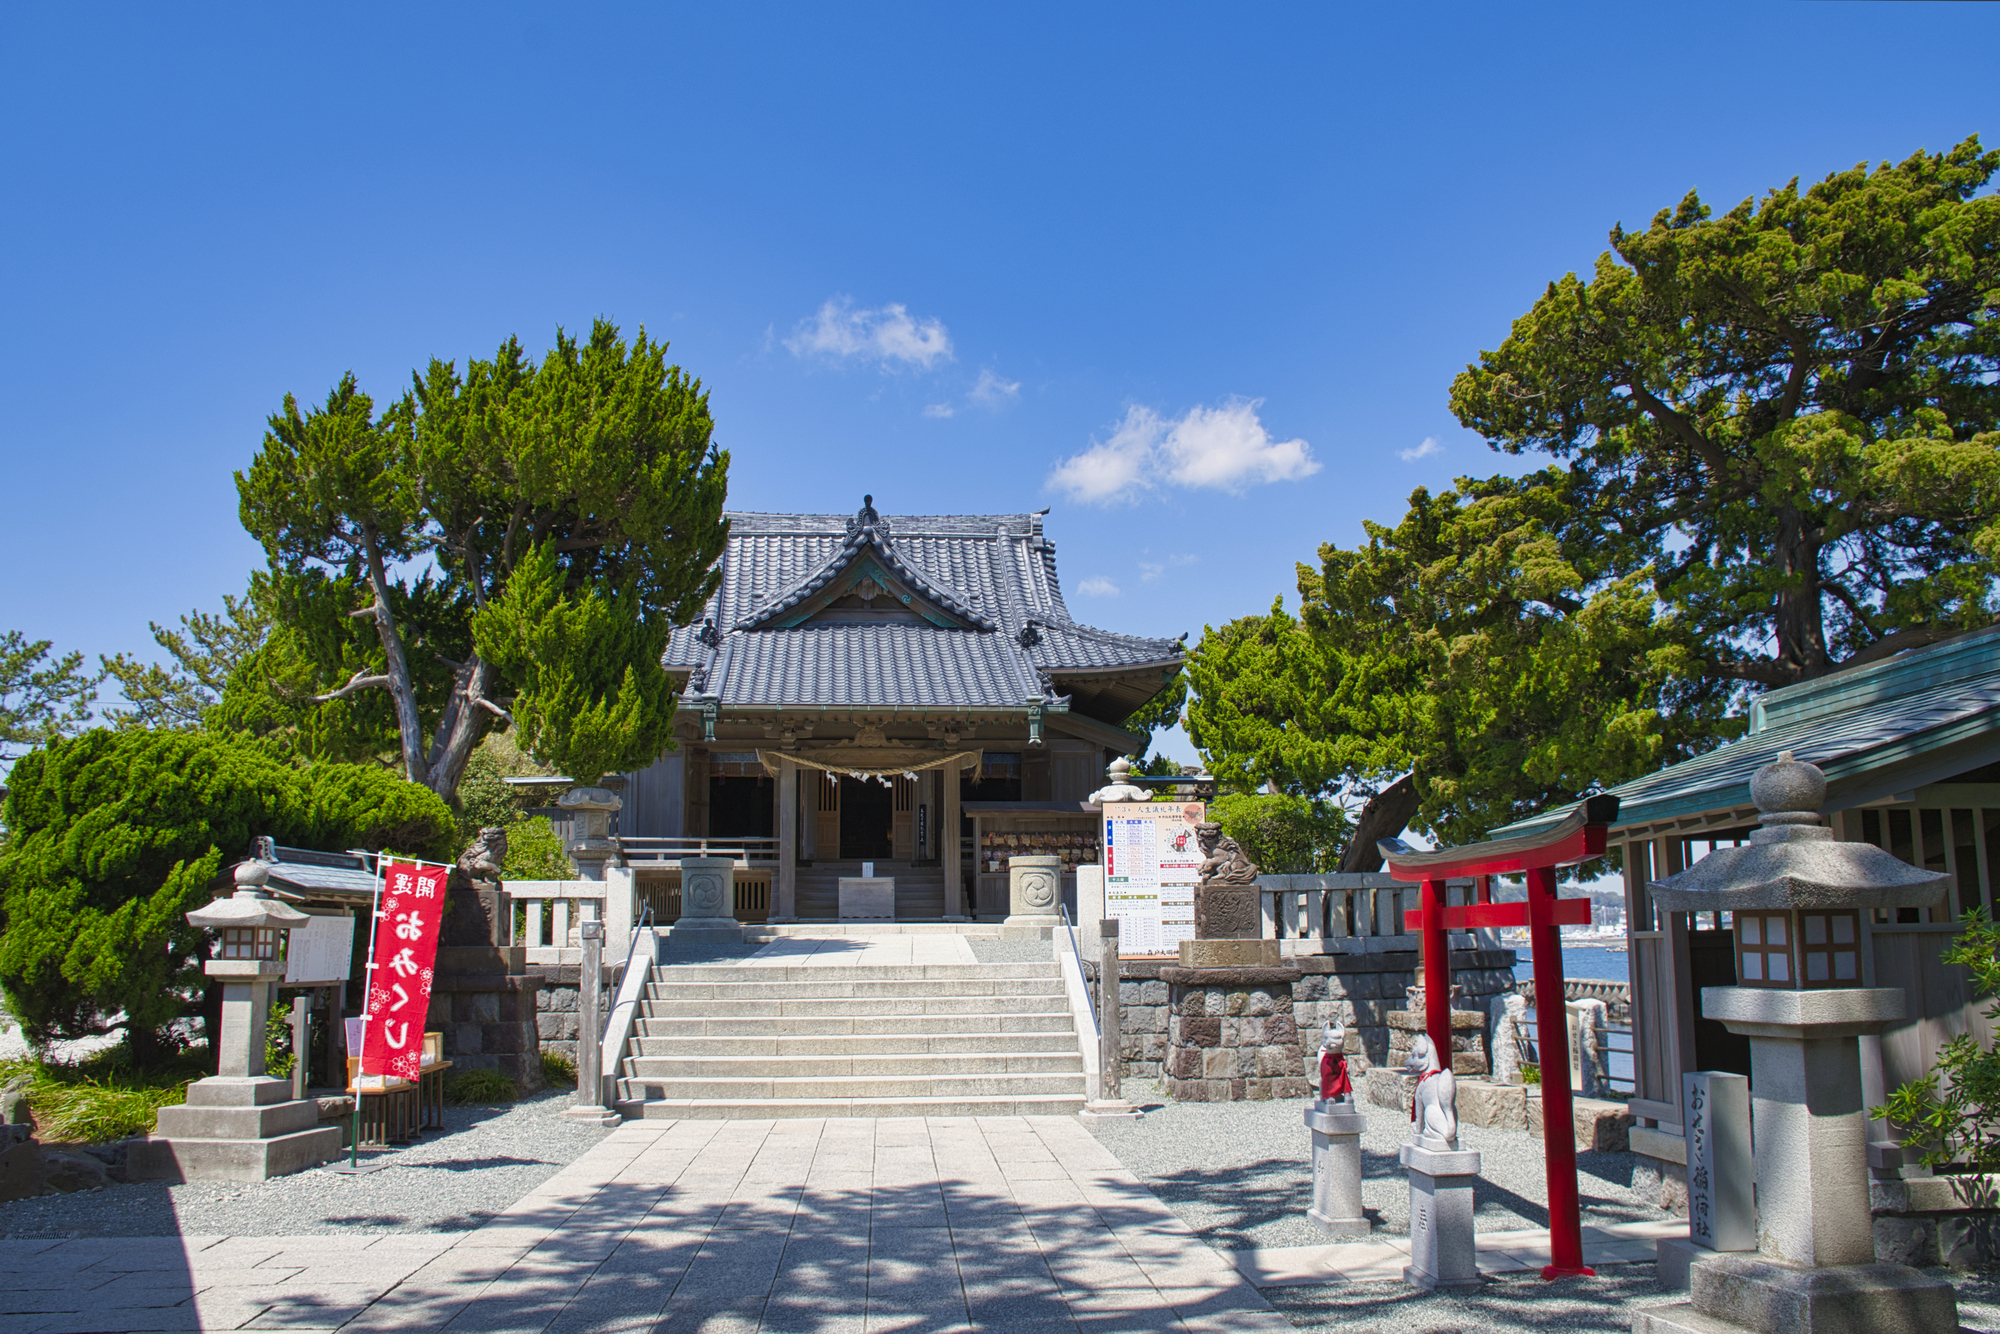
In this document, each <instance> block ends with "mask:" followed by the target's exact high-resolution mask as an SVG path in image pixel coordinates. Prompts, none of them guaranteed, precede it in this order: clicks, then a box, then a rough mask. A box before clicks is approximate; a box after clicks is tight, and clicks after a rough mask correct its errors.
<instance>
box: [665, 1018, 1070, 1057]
mask: <svg viewBox="0 0 2000 1334" xmlns="http://www.w3.org/2000/svg"><path fill="white" fill-rule="evenodd" d="M912 1017H913V1018H914V1019H916V1020H918V1021H919V1022H921V1023H930V1022H932V1021H931V1019H930V1017H929V1016H926V1015H915V1016H912ZM1075 1038H1076V1030H1075V1029H1074V1028H1072V1027H1071V1026H1070V1023H1069V1021H1068V1019H1067V1018H1066V1017H1065V1018H1064V1019H1063V1020H1062V1022H1061V1023H1059V1024H1053V1023H1052V1024H1050V1025H1049V1026H1048V1027H1047V1028H1045V1029H1042V1030H1039V1031H1036V1032H1032V1033H985V1032H958V1033H934V1032H923V1031H912V1032H898V1033H811V1034H808V1033H768V1032H767V1033H761V1034H757V1035H755V1036H740V1037H689V1036H687V1035H685V1034H664V1035H662V1036H659V1037H648V1036H640V1037H636V1038H634V1039H633V1040H632V1045H633V1047H634V1051H633V1052H632V1055H634V1056H690V1057H691V1056H815V1057H831V1056H904V1055H910V1054H912V1053H918V1052H938V1053H944V1054H950V1055H966V1054H971V1053H974V1052H1036V1051H1056V1050H1065V1048H1063V1047H1062V1044H1061V1042H1060V1041H1058V1039H1067V1040H1069V1041H1070V1043H1071V1044H1072V1045H1074V1042H1075Z"/></svg>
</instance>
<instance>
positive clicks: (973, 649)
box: [665, 511, 1186, 707]
mask: <svg viewBox="0 0 2000 1334" xmlns="http://www.w3.org/2000/svg"><path fill="white" fill-rule="evenodd" d="M729 519H730V533H729V543H728V546H727V548H726V549H725V550H724V553H723V557H722V567H721V574H722V580H721V585H720V587H718V588H717V590H716V593H715V596H714V597H713V598H712V599H711V600H710V602H709V606H708V608H707V610H706V611H705V613H704V619H705V620H706V621H707V622H709V623H710V624H709V625H707V626H704V625H703V624H702V623H701V622H697V623H696V624H695V625H692V626H687V627H683V628H682V629H680V630H677V631H675V632H674V635H673V637H672V639H671V640H670V641H669V642H668V645H667V652H666V657H665V661H666V663H667V665H668V666H669V667H672V668H677V669H683V670H687V669H692V670H693V678H692V680H691V681H690V686H689V691H688V695H689V698H690V699H691V700H692V699H695V698H701V697H708V696H720V702H721V703H722V704H724V705H732V704H734V705H751V704H777V703H821V704H832V703H842V704H882V705H888V704H903V705H911V706H921V705H925V704H938V705H945V706H957V707H975V706H980V705H1001V704H1004V705H1005V706H1007V707H1024V706H1025V705H1027V704H1028V703H1031V702H1033V701H1036V700H1039V699H1041V698H1043V697H1044V696H1045V695H1046V694H1047V693H1048V688H1047V687H1046V686H1045V685H1044V684H1043V683H1042V680H1041V676H1042V675H1044V674H1045V675H1047V676H1049V677H1051V678H1054V680H1055V681H1056V683H1057V688H1060V681H1061V678H1062V676H1063V675H1064V674H1065V673H1067V672H1103V671H1106V670H1117V669H1119V668H1136V667H1142V666H1146V665H1150V664H1177V663H1179V662H1180V660H1181V659H1182V657H1183V656H1184V654H1185V653H1186V645H1185V644H1184V643H1182V642H1181V641H1179V640H1174V639H1146V638H1140V637H1137V636H1132V635H1121V634H1114V633H1112V632H1110V631H1107V630H1098V629H1094V628H1092V627H1090V626H1085V625H1078V624H1077V623H1076V622H1074V621H1072V620H1071V619H1070V615H1069V608H1068V607H1067V606H1066V605H1065V604H1064V602H1063V597H1062V588H1061V585H1060V583H1059V582H1058V581H1057V578H1056V568H1055V544H1054V543H1052V542H1050V541H1049V540H1048V539H1047V538H1046V537H1045V536H1043V535H1042V516H1041V515H1039V514H991V515H988V514H956V515H887V516H883V515H876V514H873V513H872V511H864V513H863V514H862V515H859V516H849V515H845V514H837V515H836V514H756V513H731V514H730V516H729ZM864 551H866V552H869V553H873V554H875V555H877V556H878V557H880V558H881V559H882V560H883V561H884V563H885V564H886V565H888V566H889V568H890V569H891V571H892V573H894V574H895V575H896V576H897V577H899V578H902V579H904V580H906V581H907V582H909V583H910V585H911V586H912V587H913V588H914V589H917V590H918V591H919V592H920V593H921V594H922V595H923V596H926V597H929V598H930V599H932V600H933V601H934V602H935V603H936V604H937V606H939V607H940V608H943V609H945V610H946V611H947V612H949V613H951V614H952V615H953V616H954V617H955V618H956V619H958V620H960V621H962V622H965V623H968V624H971V625H974V626H979V627H992V628H991V629H977V630H963V629H946V628H944V627H942V626H935V625H914V624H908V623H880V624H865V623H849V624H834V623H828V622H807V623H806V624H803V625H800V626H797V627H794V628H790V629H787V628H782V627H778V626H773V625H772V624H771V622H772V621H774V620H782V619H783V613H785V612H786V611H790V610H792V609H794V608H797V607H799V606H801V605H802V604H805V603H808V602H809V601H810V600H811V599H812V597H813V596H814V595H815V594H817V593H819V592H820V591H822V590H823V589H824V588H825V587H826V586H827V585H828V584H829V583H830V582H832V580H833V579H834V578H835V576H836V575H837V574H838V572H839V571H840V570H841V569H842V568H844V567H845V565H846V563H847V561H848V560H850V559H858V558H860V557H861V555H862V554H863V552H864ZM1031 627H1032V633H1030V634H1026V635H1024V634H1023V631H1024V630H1028V629H1030V628H1031ZM1024 639H1025V640H1026V641H1027V643H1026V644H1025V645H1024V644H1023V642H1022V641H1023V640H1024Z"/></svg>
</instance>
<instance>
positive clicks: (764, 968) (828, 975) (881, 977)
mask: <svg viewBox="0 0 2000 1334" xmlns="http://www.w3.org/2000/svg"><path fill="white" fill-rule="evenodd" d="M653 976H654V977H655V979H657V980H656V981H655V982H654V983H653V985H655V986H658V985H661V984H662V983H676V982H740V983H745V984H762V983H769V982H958V981H970V980H977V979H980V978H1055V979H1057V980H1058V981H1059V980H1061V978H1062V969H1061V966H1060V965H1058V964H1056V963H1054V962H1050V963H890V964H873V963H870V964H861V963H836V964H803V963H801V964H778V963H770V964H764V963H760V964H706V963H677V964H666V965H663V966H662V967H660V968H658V969H656V970H654V974H653Z"/></svg>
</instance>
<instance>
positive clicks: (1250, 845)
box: [1208, 792, 1351, 875]
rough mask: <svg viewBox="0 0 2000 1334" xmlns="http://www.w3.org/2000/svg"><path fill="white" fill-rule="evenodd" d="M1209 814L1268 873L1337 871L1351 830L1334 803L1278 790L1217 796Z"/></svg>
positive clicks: (1289, 873) (1297, 873)
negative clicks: (1287, 793) (1294, 795)
mask: <svg viewBox="0 0 2000 1334" xmlns="http://www.w3.org/2000/svg"><path fill="white" fill-rule="evenodd" d="M1208 818H1209V819H1211V820H1213V821H1215V822H1216V823H1217V824H1219V825H1221V826H1222V832H1223V833H1225V834H1227V835H1229V837H1231V838H1233V839H1235V840H1236V843H1237V846H1238V847H1240V848H1242V849H1243V855H1244V856H1246V857H1248V858H1249V859H1250V860H1251V861H1253V862H1255V863H1256V864H1257V868H1258V869H1259V870H1261V871H1263V872H1265V873H1266V874H1269V875H1314V874H1323V873H1326V872H1330V871H1337V870H1339V869H1340V854H1341V852H1342V850H1343V849H1345V848H1346V846H1347V838H1348V835H1349V833H1350V832H1351V828H1350V826H1349V824H1348V820H1347V812H1345V811H1343V810H1341V809H1340V807H1338V806H1336V805H1334V804H1333V803H1332V802H1329V801H1315V800H1313V799H1311V798H1308V797H1293V796H1285V795H1282V794H1276V793H1254V794H1253V793H1246V792H1232V793H1229V794H1228V795H1226V796H1221V797H1217V798H1216V799H1215V800H1214V801H1212V802H1210V803H1209V805H1208Z"/></svg>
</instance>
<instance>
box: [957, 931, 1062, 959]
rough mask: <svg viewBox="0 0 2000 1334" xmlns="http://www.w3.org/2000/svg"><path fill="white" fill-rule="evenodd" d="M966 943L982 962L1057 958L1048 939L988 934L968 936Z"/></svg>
mask: <svg viewBox="0 0 2000 1334" xmlns="http://www.w3.org/2000/svg"><path fill="white" fill-rule="evenodd" d="M1058 930H1060V928H1058ZM965 943H966V944H968V945H970V946H972V953H973V955H974V957H976V958H977V959H978V960H979V962H981V963H1048V962H1050V961H1051V960H1053V959H1054V958H1055V954H1054V953H1053V952H1052V951H1051V949H1050V946H1049V942H1048V941H1046V940H999V939H995V938H992V937H988V936H967V937H966V938H965Z"/></svg>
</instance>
